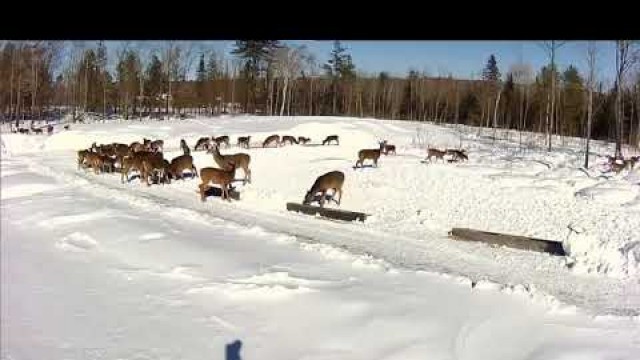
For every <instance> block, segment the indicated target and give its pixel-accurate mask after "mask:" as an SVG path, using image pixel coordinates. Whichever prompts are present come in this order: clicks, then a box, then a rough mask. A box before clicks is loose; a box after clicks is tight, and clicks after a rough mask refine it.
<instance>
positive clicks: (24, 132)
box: [18, 128, 29, 134]
mask: <svg viewBox="0 0 640 360" xmlns="http://www.w3.org/2000/svg"><path fill="white" fill-rule="evenodd" d="M18 133H19V134H29V129H25V128H19V129H18Z"/></svg>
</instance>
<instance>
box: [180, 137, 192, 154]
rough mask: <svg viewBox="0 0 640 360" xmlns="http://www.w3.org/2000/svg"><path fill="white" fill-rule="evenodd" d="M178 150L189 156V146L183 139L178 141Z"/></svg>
mask: <svg viewBox="0 0 640 360" xmlns="http://www.w3.org/2000/svg"><path fill="white" fill-rule="evenodd" d="M180 148H181V149H182V153H183V154H184V155H191V149H189V145H187V142H186V141H184V139H180Z"/></svg>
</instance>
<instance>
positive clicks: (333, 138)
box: [322, 135, 340, 145]
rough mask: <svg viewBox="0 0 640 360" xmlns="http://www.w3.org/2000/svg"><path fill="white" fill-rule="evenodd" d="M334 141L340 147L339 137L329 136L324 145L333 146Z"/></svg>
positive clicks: (323, 141)
mask: <svg viewBox="0 0 640 360" xmlns="http://www.w3.org/2000/svg"><path fill="white" fill-rule="evenodd" d="M332 141H335V142H336V144H337V145H340V140H339V138H338V135H329V136H327V137H326V138H325V139H324V140H322V145H328V144H331V142H332Z"/></svg>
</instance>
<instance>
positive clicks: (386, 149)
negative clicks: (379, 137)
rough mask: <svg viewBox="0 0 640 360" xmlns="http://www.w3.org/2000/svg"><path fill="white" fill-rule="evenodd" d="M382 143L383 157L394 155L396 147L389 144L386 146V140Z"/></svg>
mask: <svg viewBox="0 0 640 360" xmlns="http://www.w3.org/2000/svg"><path fill="white" fill-rule="evenodd" d="M383 143H384V152H383V154H385V155H389V153H391V152H392V153H393V155H395V154H396V146H395V145H391V144H387V140H385V141H383Z"/></svg>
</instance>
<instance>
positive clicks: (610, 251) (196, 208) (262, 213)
mask: <svg viewBox="0 0 640 360" xmlns="http://www.w3.org/2000/svg"><path fill="white" fill-rule="evenodd" d="M465 130H468V129H465ZM274 133H278V134H280V135H285V134H287V135H294V136H296V137H297V136H308V137H311V139H312V142H313V143H319V142H320V141H321V140H322V139H323V138H324V137H325V136H326V135H330V134H338V135H340V146H325V147H322V146H307V147H303V146H295V145H294V146H286V147H281V148H273V149H262V148H252V149H249V150H246V149H242V150H240V149H238V148H236V147H235V146H232V148H230V149H224V148H223V149H222V152H223V153H232V152H238V151H243V152H247V153H249V154H250V155H251V157H252V160H251V169H252V178H253V182H252V184H247V185H246V186H243V185H241V184H240V183H238V185H237V189H238V191H239V192H240V194H241V195H240V196H241V200H240V201H237V202H233V203H231V204H228V203H223V202H222V201H220V200H219V199H217V198H209V199H208V200H207V202H206V203H204V204H203V203H201V202H200V199H199V196H198V194H196V189H197V183H198V179H187V180H184V181H174V182H173V183H172V184H170V185H154V186H151V187H149V188H147V187H146V186H144V185H141V184H140V182H139V181H138V180H137V179H136V180H132V181H131V182H130V183H127V184H124V185H123V184H120V176H119V174H118V175H115V174H105V175H94V174H93V173H92V172H88V171H83V170H80V171H78V170H76V154H75V151H76V150H78V149H81V148H86V147H88V146H89V145H90V144H91V143H92V142H94V141H95V142H97V143H111V142H125V143H129V142H132V141H136V140H137V141H140V140H141V139H142V137H146V138H154V139H156V138H158V139H163V140H164V141H165V157H166V158H169V159H170V158H172V157H174V156H176V155H178V154H180V151H179V150H178V145H179V141H180V139H181V138H184V139H185V140H187V142H188V143H189V144H190V145H191V146H193V145H194V143H195V140H197V139H198V138H199V137H201V136H212V135H216V136H220V135H229V136H230V137H231V139H232V143H235V139H236V138H237V136H245V135H251V136H252V142H254V143H258V142H261V141H262V140H263V139H264V138H265V137H266V136H268V135H271V134H274ZM461 134H464V136H462V135H461ZM487 134H489V131H487ZM461 136H462V137H461ZM1 139H2V163H1V164H2V168H1V171H2V174H1V175H2V177H1V182H2V187H1V190H2V193H1V196H2V197H1V200H2V358H3V359H7V360H8V359H33V358H52V359H120V358H123V359H196V358H197V359H201V358H207V357H211V358H220V357H221V356H222V354H223V351H224V346H225V344H227V343H230V342H232V341H233V340H236V339H239V340H241V341H242V342H243V346H242V351H241V354H242V358H243V359H245V358H246V359H257V358H279V359H338V358H339V359H417V358H430V359H489V358H490V359H610V358H616V359H637V358H638V357H637V354H638V353H640V341H639V340H638V339H640V316H639V314H640V284H639V278H640V232H639V231H638V230H639V229H640V216H639V215H640V214H639V212H640V190H639V188H640V185H639V183H640V176H639V175H638V173H637V170H636V172H635V173H634V172H632V173H626V172H624V173H621V174H620V175H617V176H613V177H611V178H609V179H606V178H602V177H597V176H595V174H596V173H597V171H596V170H595V169H592V170H590V171H589V172H590V173H591V175H592V176H587V174H585V173H584V172H582V171H580V170H579V169H578V167H579V165H580V164H581V162H582V161H581V154H580V152H579V151H577V149H575V148H572V146H567V147H565V148H562V149H561V150H558V151H554V152H552V153H547V152H545V151H542V150H537V149H529V150H528V151H526V152H520V151H519V150H518V149H517V148H516V147H515V146H514V144H513V143H509V142H504V141H499V142H496V143H495V144H493V142H492V141H491V140H490V139H487V138H485V137H483V136H478V134H477V132H476V131H475V130H473V129H470V130H469V131H464V132H463V133H461V132H458V131H457V130H456V129H454V128H450V127H449V128H443V127H437V126H434V125H428V124H417V123H410V122H394V121H379V120H370V119H348V118H267V117H259V118H258V117H227V118H212V119H192V120H171V121H164V122H130V123H126V122H114V123H106V124H85V125H72V130H70V131H62V132H58V133H56V134H54V135H52V136H28V135H17V134H3V135H2V138H1ZM380 139H388V140H389V142H390V143H393V144H395V145H396V146H397V155H396V156H393V155H391V156H387V157H383V158H381V160H380V167H379V168H377V169H376V168H365V169H358V170H354V169H352V166H353V164H354V163H355V160H356V154H357V151H358V150H359V149H361V148H375V147H376V146H377V140H380ZM514 140H516V141H517V138H514ZM460 142H461V143H462V146H463V147H465V148H467V149H468V150H469V157H470V160H469V162H468V163H462V164H442V163H436V164H422V163H421V162H420V160H421V159H422V158H423V157H424V147H425V146H426V145H429V146H435V147H457V146H458V145H459V144H460ZM607 146H608V145H607V144H600V143H596V144H595V145H594V152H598V151H601V152H602V153H604V152H605V151H604V149H605V148H606V147H607ZM607 153H608V152H607ZM192 154H193V155H194V158H195V161H196V166H197V167H198V168H202V167H206V166H215V165H214V162H213V159H212V157H211V155H207V154H206V153H204V152H194V153H192ZM597 160H598V159H597V158H596V157H593V160H592V161H593V162H597ZM330 170H342V171H344V172H345V174H346V181H345V186H344V196H343V199H342V204H341V206H340V207H341V208H343V209H349V210H357V211H362V212H365V213H368V214H370V217H369V218H368V219H367V221H366V222H365V223H340V222H332V221H327V220H322V219H315V218H313V217H308V216H304V215H301V214H295V213H290V212H287V211H286V210H285V203H286V202H289V201H293V202H300V201H301V200H302V197H303V195H304V193H305V192H306V190H307V189H308V188H309V187H310V185H311V183H312V182H313V181H314V180H315V178H316V177H317V176H319V175H321V174H322V173H324V172H326V171H330ZM238 171H239V175H240V176H241V174H242V170H238ZM237 177H238V176H237ZM331 206H334V205H331ZM452 227H471V228H478V229H482V230H488V231H498V232H506V233H512V234H516V235H527V236H533V237H539V238H546V239H549V240H556V241H563V242H564V245H565V248H566V250H568V251H569V257H568V258H567V259H564V258H559V257H553V256H549V255H544V254H537V253H530V252H525V251H518V250H512V249H506V248H491V247H488V246H485V245H482V244H471V243H464V242H456V241H452V240H449V239H448V238H447V237H446V235H447V232H448V231H449V230H450V229H451V228H452ZM569 227H571V228H572V229H575V230H576V231H577V232H571V231H570V230H569ZM578 232H579V233H578ZM472 285H473V286H472Z"/></svg>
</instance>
